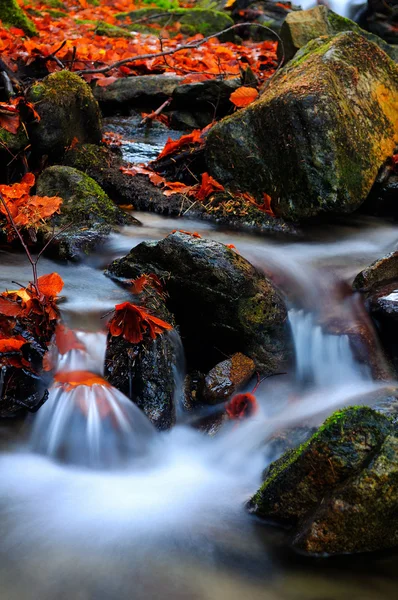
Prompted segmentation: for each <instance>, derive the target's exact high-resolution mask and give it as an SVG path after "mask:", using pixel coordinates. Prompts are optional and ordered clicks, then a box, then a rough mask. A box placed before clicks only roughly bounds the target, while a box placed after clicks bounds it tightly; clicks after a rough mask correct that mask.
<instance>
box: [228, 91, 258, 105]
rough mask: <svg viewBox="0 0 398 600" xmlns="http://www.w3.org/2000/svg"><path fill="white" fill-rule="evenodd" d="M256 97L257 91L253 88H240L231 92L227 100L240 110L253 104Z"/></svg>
mask: <svg viewBox="0 0 398 600" xmlns="http://www.w3.org/2000/svg"><path fill="white" fill-rule="evenodd" d="M257 97H258V91H257V90H256V89H255V88H252V87H244V86H242V87H239V88H238V89H237V90H235V91H234V92H232V94H231V95H230V97H229V99H230V101H231V102H232V104H234V105H235V106H238V107H239V108H241V107H243V106H248V105H249V104H251V103H252V102H254V100H256V98H257Z"/></svg>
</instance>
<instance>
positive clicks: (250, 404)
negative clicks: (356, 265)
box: [225, 392, 258, 419]
mask: <svg viewBox="0 0 398 600" xmlns="http://www.w3.org/2000/svg"><path fill="white" fill-rule="evenodd" d="M257 409H258V406H257V400H256V397H255V396H254V395H253V394H250V393H249V392H246V393H245V394H236V395H235V396H234V397H233V398H232V399H231V400H230V401H229V402H228V403H227V404H226V406H225V410H226V413H227V415H228V417H229V418H230V419H243V418H245V417H249V416H251V415H252V414H254V413H255V412H256V411H257Z"/></svg>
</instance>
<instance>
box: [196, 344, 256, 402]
mask: <svg viewBox="0 0 398 600" xmlns="http://www.w3.org/2000/svg"><path fill="white" fill-rule="evenodd" d="M255 369H256V365H255V364H254V361H253V360H251V358H248V357H247V356H245V355H244V354H241V353H240V352H237V353H236V354H233V355H232V356H231V358H228V359H227V360H223V361H222V362H220V363H218V365H216V366H215V367H213V368H212V369H211V370H210V371H209V372H208V374H207V375H206V377H205V379H204V389H203V397H204V399H205V401H206V402H207V403H208V404H218V403H219V402H225V401H226V400H228V398H229V397H230V396H231V395H232V394H233V393H234V392H235V391H236V390H237V389H238V388H239V387H241V386H242V385H244V384H245V383H247V382H248V381H249V379H250V378H251V377H252V376H253V375H254V372H255Z"/></svg>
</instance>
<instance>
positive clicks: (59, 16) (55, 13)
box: [46, 9, 68, 19]
mask: <svg viewBox="0 0 398 600" xmlns="http://www.w3.org/2000/svg"><path fill="white" fill-rule="evenodd" d="M46 12H48V14H49V15H50V16H51V17H52V18H53V19H62V18H63V17H67V16H68V13H66V12H63V11H62V10H53V9H49V10H47V11H46Z"/></svg>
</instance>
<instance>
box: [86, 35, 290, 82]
mask: <svg viewBox="0 0 398 600" xmlns="http://www.w3.org/2000/svg"><path fill="white" fill-rule="evenodd" d="M239 27H260V28H261V29H266V30H267V31H270V32H271V33H272V34H273V35H274V36H275V37H276V38H277V40H278V42H279V43H280V44H281V47H282V59H281V61H280V62H279V64H278V66H277V68H276V71H275V73H276V72H277V71H279V69H280V68H281V66H282V65H283V63H284V61H285V50H284V47H283V42H282V40H281V38H280V37H279V35H278V34H277V33H276V31H274V30H273V29H270V28H269V27H267V26H266V25H261V24H260V23H236V24H235V25H231V27H227V28H226V29H223V30H222V31H218V32H217V33H213V34H212V35H208V36H207V37H205V38H203V39H202V40H196V41H195V42H188V43H187V44H182V45H181V46H179V47H178V48H174V49H173V50H164V51H163V52H154V53H152V54H139V55H137V56H130V57H128V58H123V59H122V60H118V61H116V62H114V63H112V64H111V65H107V66H105V67H99V68H97V69H83V70H81V71H76V73H77V74H78V75H92V74H94V73H108V72H109V71H111V70H112V69H116V68H117V67H121V66H122V65H126V64H127V63H132V62H136V61H137V60H148V59H150V58H160V57H162V56H171V55H172V54H176V53H177V52H181V51H182V50H189V49H196V48H199V47H200V46H202V44H205V43H206V42H208V41H209V40H211V39H213V38H215V37H219V36H220V35H222V34H224V33H227V32H228V31H234V30H235V29H238V28H239ZM275 73H274V74H275Z"/></svg>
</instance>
